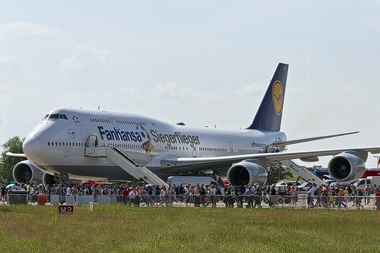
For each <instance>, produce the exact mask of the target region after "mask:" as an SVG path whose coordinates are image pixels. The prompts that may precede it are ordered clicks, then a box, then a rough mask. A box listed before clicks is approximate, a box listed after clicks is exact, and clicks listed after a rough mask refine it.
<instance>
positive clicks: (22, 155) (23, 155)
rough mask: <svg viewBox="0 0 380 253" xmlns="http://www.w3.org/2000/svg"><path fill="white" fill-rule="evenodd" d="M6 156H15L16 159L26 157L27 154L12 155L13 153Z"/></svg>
mask: <svg viewBox="0 0 380 253" xmlns="http://www.w3.org/2000/svg"><path fill="white" fill-rule="evenodd" d="M5 155H7V156H14V157H26V155H25V154H15V153H12V152H7V153H5Z"/></svg>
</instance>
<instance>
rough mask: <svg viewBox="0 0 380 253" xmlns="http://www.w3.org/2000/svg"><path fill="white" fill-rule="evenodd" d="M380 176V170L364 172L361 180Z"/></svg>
mask: <svg viewBox="0 0 380 253" xmlns="http://www.w3.org/2000/svg"><path fill="white" fill-rule="evenodd" d="M376 176H380V170H366V171H365V172H364V174H363V176H362V177H361V178H367V177H376Z"/></svg>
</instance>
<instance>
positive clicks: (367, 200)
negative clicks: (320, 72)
mask: <svg viewBox="0 0 380 253" xmlns="http://www.w3.org/2000/svg"><path fill="white" fill-rule="evenodd" d="M369 196H370V189H369V186H368V185H366V186H365V187H364V205H369V203H370V197H369Z"/></svg>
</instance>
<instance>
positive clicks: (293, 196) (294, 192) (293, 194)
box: [290, 186, 297, 206]
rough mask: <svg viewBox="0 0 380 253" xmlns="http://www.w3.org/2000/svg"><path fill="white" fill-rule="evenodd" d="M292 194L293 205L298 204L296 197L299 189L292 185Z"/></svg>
mask: <svg viewBox="0 0 380 253" xmlns="http://www.w3.org/2000/svg"><path fill="white" fill-rule="evenodd" d="M290 195H291V196H292V205H294V206H295V205H297V203H296V199H297V191H296V189H295V188H294V186H292V188H291V190H290Z"/></svg>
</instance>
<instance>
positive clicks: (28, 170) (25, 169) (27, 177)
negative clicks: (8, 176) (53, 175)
mask: <svg viewBox="0 0 380 253" xmlns="http://www.w3.org/2000/svg"><path fill="white" fill-rule="evenodd" d="M12 174H13V179H14V180H15V181H16V183H18V184H22V183H24V184H26V183H28V182H30V181H36V182H37V184H40V183H42V175H43V172H42V171H40V170H39V169H37V168H36V167H35V166H34V165H33V164H32V163H31V162H29V161H28V160H25V161H22V162H19V163H18V164H16V166H15V167H14V168H13V172H12Z"/></svg>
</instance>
